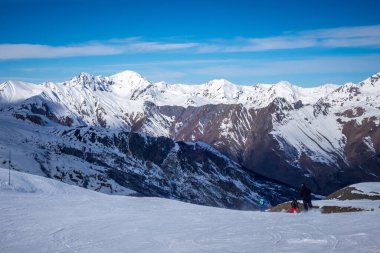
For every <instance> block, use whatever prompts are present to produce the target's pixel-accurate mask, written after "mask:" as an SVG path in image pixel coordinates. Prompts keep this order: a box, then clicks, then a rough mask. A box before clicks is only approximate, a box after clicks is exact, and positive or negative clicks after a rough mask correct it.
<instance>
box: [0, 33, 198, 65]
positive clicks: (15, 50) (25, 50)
mask: <svg viewBox="0 0 380 253" xmlns="http://www.w3.org/2000/svg"><path fill="white" fill-rule="evenodd" d="M195 46H197V44H196V43H164V42H144V41H138V40H137V39H136V38H132V39H127V40H119V41H117V40H114V41H112V40H110V41H107V42H104V43H97V42H90V43H87V44H80V45H68V46H50V45H38V44H0V60H11V59H33V58H64V57H77V56H99V55H117V54H123V53H141V52H159V51H175V50H183V49H188V48H191V47H195Z"/></svg>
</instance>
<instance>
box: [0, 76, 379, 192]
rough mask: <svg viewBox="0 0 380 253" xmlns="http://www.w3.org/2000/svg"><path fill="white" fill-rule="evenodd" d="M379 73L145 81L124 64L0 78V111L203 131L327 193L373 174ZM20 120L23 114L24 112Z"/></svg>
mask: <svg viewBox="0 0 380 253" xmlns="http://www.w3.org/2000/svg"><path fill="white" fill-rule="evenodd" d="M379 79H380V73H378V74H375V75H373V76H372V77H370V78H368V79H366V80H364V81H363V82H361V83H359V84H353V83H347V84H345V85H342V86H337V85H331V84H329V85H323V86H320V87H316V88H301V87H297V86H295V85H292V84H290V83H288V82H286V81H282V82H279V83H277V84H273V85H270V84H257V85H255V86H239V85H235V84H232V83H230V82H228V81H226V80H223V79H221V80H212V81H210V82H207V83H205V84H200V85H184V84H172V85H171V84H167V83H165V82H160V83H152V82H150V81H149V80H147V79H145V78H143V77H142V76H140V75H139V74H137V73H135V72H132V71H125V72H121V73H118V74H116V75H113V76H109V77H103V76H92V75H90V74H86V73H81V74H80V75H79V76H77V77H74V78H72V79H71V80H69V81H66V82H63V83H52V82H47V83H42V84H30V83H24V82H13V81H8V82H5V83H3V84H1V85H0V106H1V109H0V110H1V112H0V113H1V115H2V117H3V119H2V120H3V121H4V122H6V121H8V120H11V118H13V119H18V121H17V122H19V123H20V124H22V123H23V122H24V121H28V122H33V123H34V124H36V125H38V126H42V128H44V127H45V128H46V127H52V128H54V127H55V128H61V127H63V128H68V129H72V128H78V127H83V126H86V127H91V126H92V127H97V128H96V129H102V131H106V130H107V131H110V132H112V131H127V132H138V133H142V134H144V135H148V136H155V137H158V136H165V137H168V138H172V139H174V140H176V141H203V142H205V143H207V144H209V145H211V146H212V147H214V148H216V149H217V150H219V151H221V152H222V153H223V154H225V155H226V156H228V157H229V158H231V159H233V160H234V161H235V162H236V163H237V164H239V165H241V166H243V167H246V168H248V169H249V170H250V171H253V172H257V173H259V174H261V175H264V176H266V177H269V178H273V179H275V180H278V181H280V182H284V183H287V184H291V185H293V186H298V185H299V184H300V183H301V182H306V183H307V184H309V185H310V186H311V187H312V189H313V190H314V191H315V192H318V193H323V194H327V193H331V192H332V191H334V190H336V189H338V188H341V187H343V186H345V185H348V184H351V183H357V182H360V181H363V180H365V181H378V180H380V80H379ZM24 124H25V122H24Z"/></svg>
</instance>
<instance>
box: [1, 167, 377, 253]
mask: <svg viewBox="0 0 380 253" xmlns="http://www.w3.org/2000/svg"><path fill="white" fill-rule="evenodd" d="M7 180H8V171H7V170H5V169H0V207H1V208H0V235H1V236H0V251H1V252H8V253H12V252H31V253H32V252H165V253H169V252H176V253H177V252H365V253H368V252H378V250H379V248H380V235H379V233H378V228H379V226H380V217H379V215H380V209H378V208H377V209H376V210H375V211H373V212H358V213H344V214H320V213H319V212H309V213H306V214H305V213H301V214H296V215H293V214H288V213H267V212H243V211H233V210H226V209H219V208H210V207H203V206H196V205H191V204H186V203H182V202H177V201H173V200H165V199H157V198H133V197H122V196H111V195H104V194H101V193H96V192H93V191H89V190H85V189H82V188H78V187H75V186H69V185H66V184H63V183H60V182H56V181H52V180H51V179H47V178H43V177H38V176H33V175H29V174H24V173H19V172H15V171H12V183H11V186H8V185H7ZM377 205H378V202H377Z"/></svg>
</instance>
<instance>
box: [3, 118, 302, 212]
mask: <svg viewBox="0 0 380 253" xmlns="http://www.w3.org/2000/svg"><path fill="white" fill-rule="evenodd" d="M10 117H11V116H10ZM0 119H1V120H2V122H7V123H6V124H2V125H1V126H0V131H1V132H2V133H5V132H7V135H2V136H1V137H0V143H1V144H0V161H1V162H2V163H3V164H5V165H4V166H6V164H7V160H6V157H7V155H8V154H7V152H8V151H9V150H12V158H13V159H12V168H13V169H14V170H19V171H26V172H29V173H33V174H37V175H43V176H46V177H49V178H53V179H56V180H59V181H63V182H66V183H69V184H75V185H78V186H81V187H84V188H88V189H92V190H95V191H100V192H104V193H109V194H119V195H130V194H132V195H137V196H150V197H164V198H172V199H177V200H182V201H186V202H191V203H195V204H202V205H210V206H216V207H227V208H234V209H256V208H258V200H259V198H260V197H261V196H264V197H265V198H266V199H267V200H268V201H269V202H270V203H273V204H277V203H279V202H281V201H284V200H286V199H287V198H289V197H291V196H295V195H296V194H297V191H295V190H294V189H292V188H291V187H289V186H288V185H284V184H281V183H279V182H275V181H273V180H270V179H268V178H265V177H262V176H260V175H258V174H256V173H254V172H251V171H249V170H248V169H246V168H244V167H242V166H241V165H239V164H238V163H236V162H234V161H232V160H231V159H229V158H228V157H226V156H224V155H223V154H221V153H220V152H219V151H217V150H215V149H214V148H212V147H210V146H209V145H207V144H206V143H202V142H182V141H178V142H175V141H173V140H172V139H170V138H166V137H149V136H146V135H142V134H138V133H131V132H126V131H121V130H110V129H105V128H101V127H67V126H61V125H60V124H59V123H55V122H54V121H50V120H49V119H48V118H45V119H44V120H45V121H46V125H44V126H40V125H38V124H35V123H31V122H23V121H20V120H17V119H12V118H8V119H6V118H5V117H3V116H2V117H0ZM1 158H3V159H4V160H2V159H1Z"/></svg>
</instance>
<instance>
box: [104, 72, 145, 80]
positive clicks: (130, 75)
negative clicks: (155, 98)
mask: <svg viewBox="0 0 380 253" xmlns="http://www.w3.org/2000/svg"><path fill="white" fill-rule="evenodd" d="M110 77H111V78H112V79H113V80H115V81H119V82H130V81H133V80H141V79H143V80H145V78H143V77H142V76H141V75H140V74H139V73H137V72H135V71H132V70H125V71H122V72H120V73H117V74H114V75H112V76H110Z"/></svg>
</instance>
